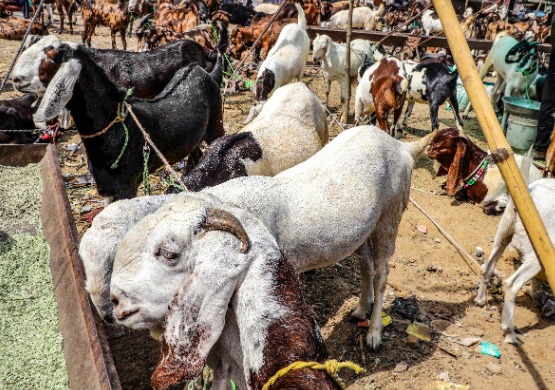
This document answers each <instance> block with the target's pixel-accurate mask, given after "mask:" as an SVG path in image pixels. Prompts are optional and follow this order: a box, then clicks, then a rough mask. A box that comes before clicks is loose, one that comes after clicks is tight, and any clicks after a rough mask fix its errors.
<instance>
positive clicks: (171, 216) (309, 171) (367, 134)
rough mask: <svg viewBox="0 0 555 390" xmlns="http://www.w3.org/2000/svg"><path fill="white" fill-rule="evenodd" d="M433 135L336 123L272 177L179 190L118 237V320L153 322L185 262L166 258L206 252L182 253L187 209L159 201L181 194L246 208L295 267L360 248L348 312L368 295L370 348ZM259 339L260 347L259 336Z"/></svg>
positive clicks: (361, 313)
mask: <svg viewBox="0 0 555 390" xmlns="http://www.w3.org/2000/svg"><path fill="white" fill-rule="evenodd" d="M432 136H433V133H432V134H430V135H428V136H427V137H425V138H423V139H422V140H419V141H417V142H414V143H402V142H399V141H397V140H395V139H393V138H392V137H390V136H389V135H387V134H385V133H384V132H383V131H381V130H380V129H378V128H376V127H374V126H361V127H357V128H353V129H349V130H346V131H344V132H343V133H341V134H340V135H339V136H337V137H336V138H335V139H334V140H333V141H332V142H330V143H329V144H328V145H326V146H325V147H324V148H323V149H322V150H321V151H320V152H318V153H317V154H316V155H315V156H313V157H312V158H310V159H309V160H307V161H305V162H303V163H301V164H299V165H297V166H295V167H293V168H291V169H288V170H287V171H284V172H282V173H280V174H279V175H277V176H275V177H274V178H271V177H263V176H248V177H242V178H237V179H234V180H231V181H228V182H226V183H223V184H220V185H218V186H216V187H213V188H209V189H206V190H204V191H202V192H199V193H196V194H192V193H184V194H180V195H178V196H177V197H176V198H175V199H174V200H172V201H170V202H168V203H166V205H165V206H164V207H163V209H160V210H159V211H158V212H157V213H156V214H159V213H162V212H165V213H166V215H168V218H166V219H165V223H163V224H162V225H161V226H165V228H160V229H156V230H153V229H152V228H151V227H150V223H151V222H150V221H153V220H155V218H157V217H156V214H153V215H151V216H147V217H145V218H144V219H143V220H142V221H141V222H140V223H139V224H137V225H136V226H135V227H134V228H133V229H132V231H130V233H129V234H128V236H126V238H125V241H126V242H128V244H126V245H125V246H124V245H123V243H122V244H121V245H120V248H119V250H118V253H117V255H116V263H115V265H114V273H113V276H112V283H111V293H112V298H113V301H114V303H115V304H116V307H115V311H114V313H115V316H116V319H118V321H119V322H120V323H122V324H124V325H126V326H130V327H134V328H149V327H153V326H154V325H155V324H158V326H159V327H161V326H162V322H163V319H164V315H165V313H166V311H167V305H168V304H169V302H170V301H171V299H172V296H173V295H174V294H175V293H176V291H177V290H178V289H179V287H181V286H182V285H183V281H184V274H183V272H185V270H186V265H185V264H183V265H180V266H178V267H171V264H172V259H175V258H176V257H178V256H185V255H186V256H196V255H202V256H204V255H203V253H204V254H206V252H204V249H202V248H198V249H191V252H189V249H186V246H184V243H185V242H186V241H187V240H189V239H190V235H189V233H186V232H188V231H194V227H193V230H190V228H185V226H184V223H186V222H184V221H187V220H189V219H188V218H189V217H186V216H185V214H184V213H182V212H173V213H171V212H170V213H167V211H163V210H169V209H171V208H172V207H174V206H173V205H174V204H175V205H176V206H175V207H179V206H177V205H179V204H180V202H184V201H186V200H187V199H189V198H193V199H201V200H208V201H211V202H216V203H215V204H216V206H217V203H218V201H219V202H229V203H231V204H234V205H237V206H238V207H240V208H243V209H245V210H248V211H250V212H252V213H254V214H255V215H256V216H257V217H258V218H259V219H260V220H261V221H262V222H263V223H264V224H265V225H266V226H267V227H268V228H269V229H270V231H271V233H272V234H273V235H274V237H275V238H276V240H277V241H278V244H279V246H280V248H281V250H282V252H283V254H284V255H285V257H286V258H287V259H288V260H289V261H290V263H291V264H292V265H293V267H294V268H295V269H296V271H297V272H303V271H307V270H311V269H315V268H322V267H326V266H329V265H332V264H335V263H337V262H338V261H341V260H343V259H344V258H346V257H347V256H349V255H351V254H352V253H353V252H355V251H356V252H357V253H358V254H359V255H360V256H361V258H360V266H361V271H362V272H361V273H362V288H361V297H360V301H359V303H358V306H357V308H356V310H355V311H354V312H353V317H355V318H359V319H361V318H366V313H367V312H368V310H369V309H370V306H371V305H372V302H373V303H374V306H373V311H372V319H371V325H370V330H369V332H368V335H367V338H366V341H367V344H368V345H369V346H370V347H372V348H373V349H377V348H378V347H379V346H380V344H381V330H382V320H381V310H382V307H383V298H384V291H385V286H386V280H387V274H388V261H389V258H390V257H391V255H392V254H393V252H394V248H395V239H396V236H397V230H398V226H399V223H400V221H401V216H402V213H403V211H404V209H405V208H406V205H407V202H408V196H409V191H410V180H411V172H412V168H413V166H414V163H415V160H416V159H417V158H418V156H419V155H421V153H422V152H423V151H424V149H425V147H426V146H427V144H428V142H429V140H430V139H431V137H432ZM174 202H176V203H174ZM192 213H193V211H191V213H186V214H187V215H192ZM194 213H195V214H196V215H197V216H202V215H204V214H205V210H204V209H203V208H202V207H199V208H198V210H197V211H195V212H194ZM199 218H201V217H199ZM195 226H198V225H195ZM168 229H169V230H168ZM132 232H133V234H132ZM250 239H251V240H252V241H256V240H257V238H256V237H254V236H251V237H250ZM229 245H231V244H229ZM243 246H244V245H243ZM236 247H237V246H236V245H233V246H230V247H229V248H230V250H231V251H230V253H227V254H226V253H222V255H225V256H229V261H232V258H234V256H236V255H237V254H236V252H235V249H231V248H236ZM206 249H207V250H208V246H207V247H206ZM243 249H244V248H243ZM130 251H132V252H130ZM183 251H186V253H183ZM131 253H150V254H154V255H155V256H157V257H158V258H159V261H161V263H157V264H151V263H150V262H147V263H145V261H146V257H145V256H142V255H141V256H139V255H135V254H133V255H132V254H131ZM164 259H166V260H164ZM374 265H375V266H376V268H377V270H376V274H374ZM160 267H161V268H160ZM131 275H132V276H131ZM216 279H217V278H216ZM229 287H230V286H227V285H220V286H219V287H218V289H228V288H229ZM252 289H253V290H256V289H257V287H256V286H252ZM374 289H375V291H374ZM374 294H375V297H374ZM259 347H260V349H261V350H263V349H264V340H260V343H259ZM249 365H250V363H249V364H245V369H246V367H247V366H249Z"/></svg>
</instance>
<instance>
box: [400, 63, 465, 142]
mask: <svg viewBox="0 0 555 390" xmlns="http://www.w3.org/2000/svg"><path fill="white" fill-rule="evenodd" d="M458 77H459V72H457V71H456V70H454V71H452V72H451V71H450V69H449V67H448V66H447V65H445V64H443V63H441V62H430V63H426V64H418V65H416V66H415V67H414V68H413V69H412V71H410V72H409V76H408V80H409V87H408V89H407V100H408V105H407V110H406V111H405V118H404V119H403V127H406V126H407V120H408V118H409V116H410V114H411V112H412V108H413V107H414V103H415V102H418V103H428V105H429V106H430V119H431V120H432V131H433V130H437V129H438V128H439V120H438V116H437V113H438V110H439V107H440V106H441V105H442V104H443V103H445V101H447V100H449V104H450V105H451V109H452V111H453V115H454V116H455V120H456V122H457V129H459V130H462V128H463V121H462V119H461V116H460V114H459V103H458V102H457V78H458Z"/></svg>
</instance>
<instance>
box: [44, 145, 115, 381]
mask: <svg viewBox="0 0 555 390" xmlns="http://www.w3.org/2000/svg"><path fill="white" fill-rule="evenodd" d="M41 174H42V178H43V185H44V195H43V205H42V208H41V222H42V226H43V234H44V237H45V238H46V240H47V241H48V242H49V244H50V269H51V274H52V280H53V283H54V292H55V295H56V300H57V302H58V311H59V319H58V327H59V329H60V332H61V333H62V335H63V338H64V355H65V360H66V367H67V371H68V376H69V385H70V388H71V389H83V390H84V389H99V390H100V389H102V390H119V389H121V386H120V383H119V379H118V376H117V373H116V369H115V366H114V362H113V360H112V356H111V353H110V349H109V347H108V342H107V339H106V335H105V333H104V327H103V326H102V323H101V320H100V319H99V318H98V317H95V316H93V310H92V309H91V306H90V303H89V297H88V294H87V293H86V291H85V283H84V281H85V273H84V269H83V266H82V264H81V261H80V259H79V257H78V254H77V253H78V252H77V242H78V235H77V230H76V229H75V224H74V221H73V216H72V214H71V208H70V205H69V200H68V198H67V195H66V192H65V186H64V182H63V179H62V175H61V172H60V168H59V165H58V160H57V156H56V149H55V148H54V146H52V145H48V147H47V149H46V153H45V155H44V158H43V159H42V161H41Z"/></svg>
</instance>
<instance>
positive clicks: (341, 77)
mask: <svg viewBox="0 0 555 390" xmlns="http://www.w3.org/2000/svg"><path fill="white" fill-rule="evenodd" d="M312 46H313V50H312V59H313V61H314V62H320V63H321V67H322V71H323V73H324V79H325V81H326V104H328V102H329V96H330V88H331V82H332V81H339V83H340V85H341V101H344V100H345V99H347V96H346V89H347V83H349V82H353V81H354V80H355V78H356V77H357V76H358V68H360V67H361V66H362V65H363V64H364V59H365V57H366V58H373V50H372V46H371V44H370V41H367V40H364V39H354V40H353V41H352V42H351V68H350V74H349V76H348V77H347V75H346V74H345V65H346V63H347V62H346V58H345V57H346V54H347V47H346V45H343V44H339V43H335V42H333V41H332V39H331V38H330V37H329V36H327V35H317V36H316V38H314V41H313V42H312ZM346 121H347V118H345V117H343V116H342V117H341V122H343V123H345V122H346Z"/></svg>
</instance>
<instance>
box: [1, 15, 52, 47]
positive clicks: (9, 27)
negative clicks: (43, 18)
mask: <svg viewBox="0 0 555 390" xmlns="http://www.w3.org/2000/svg"><path fill="white" fill-rule="evenodd" d="M30 23H31V21H30V20H25V19H21V18H16V17H15V16H7V17H4V18H0V39H8V40H14V41H20V40H22V39H23V36H24V35H25V31H27V28H28V27H29V24H30ZM31 34H35V35H48V30H47V29H46V27H44V26H43V25H42V24H41V23H38V22H35V24H34V25H33V27H32V28H31Z"/></svg>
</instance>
